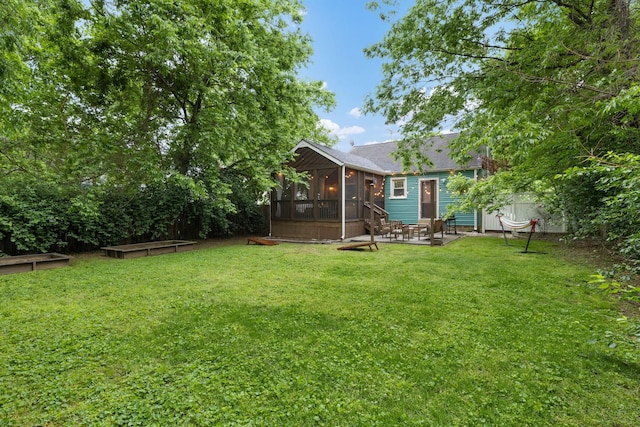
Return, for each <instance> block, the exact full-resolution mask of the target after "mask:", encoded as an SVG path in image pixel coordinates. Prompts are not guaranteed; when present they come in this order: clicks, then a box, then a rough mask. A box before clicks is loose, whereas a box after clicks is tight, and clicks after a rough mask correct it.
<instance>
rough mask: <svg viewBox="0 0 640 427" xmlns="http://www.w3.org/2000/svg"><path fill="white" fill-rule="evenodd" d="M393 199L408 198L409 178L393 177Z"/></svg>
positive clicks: (391, 195)
mask: <svg viewBox="0 0 640 427" xmlns="http://www.w3.org/2000/svg"><path fill="white" fill-rule="evenodd" d="M389 197H390V198H391V199H406V198H407V178H391V194H389Z"/></svg>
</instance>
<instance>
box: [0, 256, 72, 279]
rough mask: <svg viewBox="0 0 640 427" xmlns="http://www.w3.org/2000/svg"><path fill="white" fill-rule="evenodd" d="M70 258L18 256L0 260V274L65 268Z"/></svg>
mask: <svg viewBox="0 0 640 427" xmlns="http://www.w3.org/2000/svg"><path fill="white" fill-rule="evenodd" d="M70 259H71V258H70V257H68V256H66V255H62V254H57V253H48V254H35V255H18V256H12V257H8V258H0V274H13V273H24V272H27V271H35V270H47V269H50V268H58V267H66V266H68V265H69V260H70Z"/></svg>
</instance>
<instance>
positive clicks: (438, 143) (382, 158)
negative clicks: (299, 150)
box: [334, 133, 482, 173]
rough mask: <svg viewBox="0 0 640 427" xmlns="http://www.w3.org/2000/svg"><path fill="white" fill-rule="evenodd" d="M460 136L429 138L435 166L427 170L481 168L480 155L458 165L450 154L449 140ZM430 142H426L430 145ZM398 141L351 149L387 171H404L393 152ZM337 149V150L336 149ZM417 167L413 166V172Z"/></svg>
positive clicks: (354, 153) (428, 154)
mask: <svg viewBox="0 0 640 427" xmlns="http://www.w3.org/2000/svg"><path fill="white" fill-rule="evenodd" d="M457 136H458V134H457V133H454V134H446V135H439V136H435V137H433V138H430V139H429V142H430V143H432V145H431V146H430V147H428V149H427V152H426V154H427V156H428V157H429V159H431V161H432V162H433V166H432V167H431V168H430V169H428V170H427V171H445V170H461V169H480V168H481V167H482V160H481V158H480V155H477V156H474V157H473V159H472V160H471V161H470V162H469V164H467V165H458V164H457V163H456V162H454V161H453V160H452V159H451V156H450V155H449V142H450V141H452V140H453V139H455V138H456V137H457ZM428 145H429V144H425V146H428ZM397 147H398V143H397V142H395V141H394V142H383V143H380V144H369V145H359V146H356V147H353V148H352V149H351V151H350V154H351V155H354V156H356V157H361V158H365V159H368V160H370V161H372V162H373V163H375V164H377V165H378V166H379V167H380V168H382V169H383V170H384V171H385V172H386V173H402V172H404V171H403V168H402V161H401V160H397V161H394V160H393V156H392V153H393V152H394V151H395V150H396V149H397ZM334 151H335V150H334ZM415 170H416V169H415V168H412V170H411V172H414V171H415Z"/></svg>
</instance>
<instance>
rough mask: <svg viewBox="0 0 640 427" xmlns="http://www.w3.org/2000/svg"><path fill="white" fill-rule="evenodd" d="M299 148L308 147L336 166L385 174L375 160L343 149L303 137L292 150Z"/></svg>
mask: <svg viewBox="0 0 640 427" xmlns="http://www.w3.org/2000/svg"><path fill="white" fill-rule="evenodd" d="M300 148H309V149H310V150H313V151H315V152H316V153H318V154H320V155H322V156H324V157H326V158H327V159H329V160H330V161H332V162H333V163H335V164H337V165H338V166H346V167H348V168H352V169H358V170H362V171H366V172H372V173H376V174H379V175H384V174H385V171H384V169H382V168H381V167H380V166H378V165H377V164H376V163H375V162H373V161H372V160H370V159H367V158H364V157H362V156H359V155H357V154H354V153H345V152H344V151H340V150H336V149H334V148H329V147H327V146H326V145H320V144H316V143H315V142H310V141H306V140H304V139H303V140H302V141H300V142H299V143H298V144H297V145H296V146H295V147H294V148H293V151H297V150H298V149H300Z"/></svg>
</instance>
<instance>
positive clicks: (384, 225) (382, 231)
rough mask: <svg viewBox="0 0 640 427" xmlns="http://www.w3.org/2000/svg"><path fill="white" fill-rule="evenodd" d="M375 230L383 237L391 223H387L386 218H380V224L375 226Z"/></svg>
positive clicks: (388, 230) (389, 230)
mask: <svg viewBox="0 0 640 427" xmlns="http://www.w3.org/2000/svg"><path fill="white" fill-rule="evenodd" d="M377 232H378V234H379V235H381V236H383V237H384V236H386V235H387V234H389V233H390V232H391V225H390V224H387V220H386V219H384V218H380V224H379V225H378V227H377Z"/></svg>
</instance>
